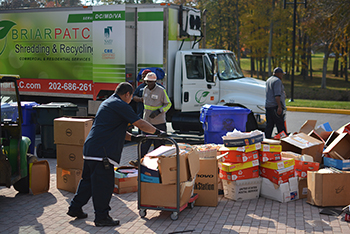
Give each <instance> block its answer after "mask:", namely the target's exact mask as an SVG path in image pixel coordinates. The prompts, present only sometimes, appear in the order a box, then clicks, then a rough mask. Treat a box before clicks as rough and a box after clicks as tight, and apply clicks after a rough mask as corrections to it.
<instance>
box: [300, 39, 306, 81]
mask: <svg viewBox="0 0 350 234" xmlns="http://www.w3.org/2000/svg"><path fill="white" fill-rule="evenodd" d="M306 59H307V58H306V34H304V35H303V54H302V56H301V64H302V67H301V74H302V75H303V80H306V77H307V60H306Z"/></svg>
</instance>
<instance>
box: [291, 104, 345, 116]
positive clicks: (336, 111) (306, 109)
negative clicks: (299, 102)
mask: <svg viewBox="0 0 350 234" xmlns="http://www.w3.org/2000/svg"><path fill="white" fill-rule="evenodd" d="M287 111H300V112H316V113H331V114H343V115H350V110H343V109H328V108H313V107H295V106H287Z"/></svg>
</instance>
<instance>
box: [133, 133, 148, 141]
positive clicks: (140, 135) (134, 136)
mask: <svg viewBox="0 0 350 234" xmlns="http://www.w3.org/2000/svg"><path fill="white" fill-rule="evenodd" d="M145 138H146V136H145V135H143V134H139V135H131V141H133V142H137V143H139V142H141V141H142V140H143V139H145Z"/></svg>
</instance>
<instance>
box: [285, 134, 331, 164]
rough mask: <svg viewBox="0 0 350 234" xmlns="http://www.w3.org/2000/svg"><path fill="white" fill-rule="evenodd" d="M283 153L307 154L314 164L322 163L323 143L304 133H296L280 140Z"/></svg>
mask: <svg viewBox="0 0 350 234" xmlns="http://www.w3.org/2000/svg"><path fill="white" fill-rule="evenodd" d="M281 145H282V150H283V151H292V152H295V153H298V154H307V155H310V156H312V157H313V158H314V161H315V162H318V163H322V152H323V146H324V144H323V142H322V141H320V140H317V139H315V138H313V137H311V136H308V135H306V134H305V133H298V134H295V135H292V136H289V137H286V138H283V139H281Z"/></svg>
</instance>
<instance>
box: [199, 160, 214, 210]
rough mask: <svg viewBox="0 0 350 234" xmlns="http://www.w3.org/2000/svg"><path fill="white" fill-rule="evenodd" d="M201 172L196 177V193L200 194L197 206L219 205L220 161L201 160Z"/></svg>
mask: <svg viewBox="0 0 350 234" xmlns="http://www.w3.org/2000/svg"><path fill="white" fill-rule="evenodd" d="M199 164H200V170H199V172H198V174H197V176H196V180H195V186H194V193H197V194H198V199H197V200H196V202H195V203H194V204H195V206H217V205H218V161H217V159H216V158H214V159H200V160H199Z"/></svg>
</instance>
